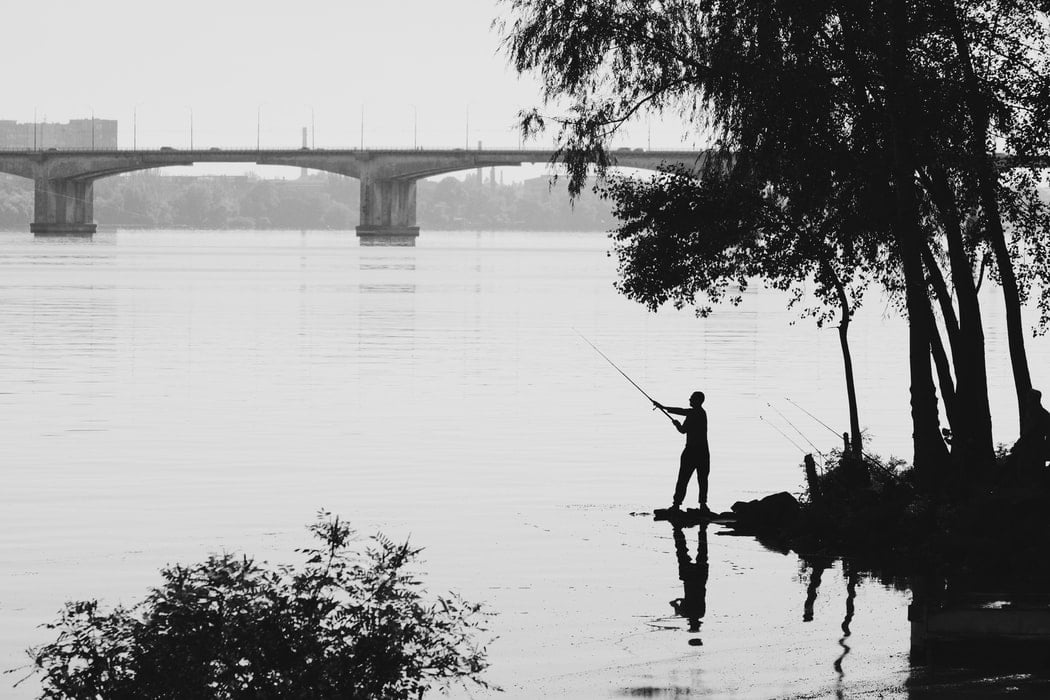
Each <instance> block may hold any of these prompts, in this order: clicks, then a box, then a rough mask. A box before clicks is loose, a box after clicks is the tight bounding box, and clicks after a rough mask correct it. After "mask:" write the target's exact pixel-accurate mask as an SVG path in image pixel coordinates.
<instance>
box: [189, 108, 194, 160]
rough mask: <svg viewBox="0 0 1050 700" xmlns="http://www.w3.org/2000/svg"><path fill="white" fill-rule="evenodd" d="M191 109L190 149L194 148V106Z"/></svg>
mask: <svg viewBox="0 0 1050 700" xmlns="http://www.w3.org/2000/svg"><path fill="white" fill-rule="evenodd" d="M189 110H190V150H191V151H192V150H193V107H190V108H189Z"/></svg>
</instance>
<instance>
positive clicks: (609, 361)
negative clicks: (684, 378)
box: [572, 328, 675, 423]
mask: <svg viewBox="0 0 1050 700" xmlns="http://www.w3.org/2000/svg"><path fill="white" fill-rule="evenodd" d="M572 330H573V331H575V332H576V335H578V336H580V337H581V338H583V342H585V343H587V344H588V345H590V346H591V347H592V348H594V351H595V352H596V353H598V354H599V355H601V356H602V357H603V358H604V359H605V361H606V362H608V363H609V364H610V365H612V367H613V369H615V370H616V371H617V372H619V373H620V374H621V375H623V378H624V379H626V380H627V381H629V382H630V383H631V386H633V387H634V388H635V389H637V390H638V391H640V392H642V396H644V397H645V398H647V399H649V400H650V401H652V402H653V407H654V408H659V409H660V412H661V413H663V414H664V415H665V416H667V419H668V420H670V421H671V422H672V423H674V422H675V419H674V418H672V417H671V414H670V413H668V412H667V411H665V410H664V407H663V406H661V405H660V404H659V403H658V402H657V401H656V399H654V398H653V397H652V396H649V394H647V393H645V389H643V388H642V387H640V386H638V384H637V383H636V382H635V381H634V380H633V379H631V378H630V377H628V376H627V373H626V372H624V371H623V370H622V369H620V368H619V367H617V366H616V363H615V362H613V361H612V360H610V359H609V356H608V355H606V354H605V353H604V352H602V351H601V350H599V349H598V346H597V345H595V344H594V343H592V342H591V341H589V340H587V336H585V335H584V334H583V333H580V332H579V331H577V330H576V329H575V328H573V329H572Z"/></svg>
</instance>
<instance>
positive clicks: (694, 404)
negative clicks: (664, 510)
mask: <svg viewBox="0 0 1050 700" xmlns="http://www.w3.org/2000/svg"><path fill="white" fill-rule="evenodd" d="M653 405H654V406H656V407H657V408H659V409H660V410H662V411H666V412H667V413H673V414H674V415H676V416H685V420H684V421H683V422H678V421H677V420H675V421H674V426H675V427H676V428H678V432H680V433H685V449H684V450H682V458H681V460H680V462H679V467H678V482H677V483H676V484H675V488H674V501H673V502H672V504H671V509H672V510H677V509H678V508H679V507H681V505H682V502H683V501H684V500H685V492H686V489H687V488H689V478H690V477H691V476H692V475H693V472H696V481H697V484H698V485H699V486H700V510H701V511H703V512H704V514H705V515H706V514H710V513H711V510H710V509H709V508H708V507H707V477H708V475H709V474H710V472H711V450H710V448H708V446H707V411H705V410H704V409H703V405H704V392H702V391H694V392H693V393H692V395H691V396H690V397H689V408H674V407H671V406H663V405H661V404H660V403H659V402H657V401H653ZM672 420H673V419H672Z"/></svg>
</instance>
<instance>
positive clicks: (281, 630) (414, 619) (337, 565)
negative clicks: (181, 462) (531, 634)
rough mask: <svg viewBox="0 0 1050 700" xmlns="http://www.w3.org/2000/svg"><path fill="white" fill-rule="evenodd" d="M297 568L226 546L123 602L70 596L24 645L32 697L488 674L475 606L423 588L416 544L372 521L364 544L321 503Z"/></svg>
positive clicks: (231, 694) (385, 688) (352, 692)
mask: <svg viewBox="0 0 1050 700" xmlns="http://www.w3.org/2000/svg"><path fill="white" fill-rule="evenodd" d="M310 530H311V532H312V533H313V535H314V537H315V539H316V540H317V544H316V545H315V546H313V547H307V548H305V549H302V550H299V551H300V552H301V553H302V554H303V556H304V558H305V563H304V564H303V565H302V566H300V567H299V568H293V567H290V566H280V567H276V568H274V567H268V566H266V565H265V564H263V563H257V562H255V561H254V560H253V559H249V558H248V557H244V556H235V555H231V554H221V555H213V556H211V557H209V558H208V559H207V560H206V561H204V562H201V563H199V564H195V565H192V566H181V565H176V566H173V567H169V568H165V569H164V570H162V571H161V576H162V577H163V583H162V584H161V585H160V586H159V587H157V588H155V589H154V590H153V591H152V592H151V593H150V594H149V595H148V596H147V597H146V599H145V600H144V601H142V602H141V603H139V604H137V605H135V606H134V607H132V608H122V607H118V608H116V609H115V610H113V611H112V612H110V613H102V612H100V610H99V607H98V603H97V602H96V601H77V602H70V603H67V604H66V606H65V609H64V610H63V611H62V613H61V616H60V617H59V619H58V621H57V622H54V623H52V624H49V625H47V627H48V628H49V629H52V630H56V631H57V632H58V636H57V638H56V639H55V641H53V642H51V643H49V644H45V645H42V646H40V647H37V648H35V649H31V650H30V652H29V653H30V655H31V657H32V659H33V664H34V667H35V669H36V671H37V672H38V673H39V674H40V675H41V676H42V682H43V688H44V690H43V693H42V695H41V698H62V699H63V700H66V699H71V700H78V699H83V700H88V699H91V700H94V699H95V698H98V697H104V698H107V700H125V699H126V700H132V699H136V698H156V699H162V698H171V699H172V700H175V699H176V698H230V699H236V698H245V699H247V698H305V697H311V698H337V697H338V698H360V699H362V700H364V699H366V698H391V699H397V698H404V699H406V700H408V699H413V700H415V699H417V698H421V697H422V696H423V693H424V692H426V691H427V690H428V689H430V688H447V687H448V686H450V685H451V684H453V683H465V682H467V681H472V682H474V683H477V684H480V685H482V686H486V684H485V682H484V681H483V680H481V678H480V676H479V674H480V673H481V672H482V671H484V669H485V668H486V666H487V662H486V659H485V650H484V648H482V647H479V646H478V644H477V642H476V641H475V639H474V636H475V634H477V633H478V632H481V631H483V630H484V629H485V627H484V625H483V618H482V611H481V608H480V606H478V605H475V604H471V603H467V602H466V601H464V600H462V599H461V598H459V597H458V596H455V595H449V596H444V597H439V598H437V600H436V601H435V602H426V601H425V600H424V598H423V595H422V590H421V585H420V583H419V581H418V579H417V578H416V576H415V575H414V574H413V573H412V572H411V570H410V566H411V564H412V563H413V562H414V561H415V559H416V558H417V556H418V554H419V551H420V550H418V549H414V548H412V547H410V546H409V545H408V543H404V544H396V543H394V542H392V541H390V540H389V539H387V538H385V537H383V536H382V535H377V536H375V537H373V538H372V540H371V545H370V546H368V547H367V548H366V549H365V550H364V552H359V551H354V550H353V549H352V538H353V533H352V531H351V530H350V529H349V528H348V527H347V526H346V525H345V524H344V523H343V522H341V521H340V520H339V518H337V517H335V518H333V517H332V516H331V515H330V514H328V513H321V514H320V515H319V516H318V520H317V522H316V523H315V524H314V525H312V526H311V527H310Z"/></svg>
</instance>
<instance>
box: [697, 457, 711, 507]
mask: <svg viewBox="0 0 1050 700" xmlns="http://www.w3.org/2000/svg"><path fill="white" fill-rule="evenodd" d="M710 474H711V460H710V459H703V460H701V461H700V463H699V464H698V465H697V466H696V482H697V483H698V484H699V485H700V508H701V509H703V508H707V477H708V476H709V475H710Z"/></svg>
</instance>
